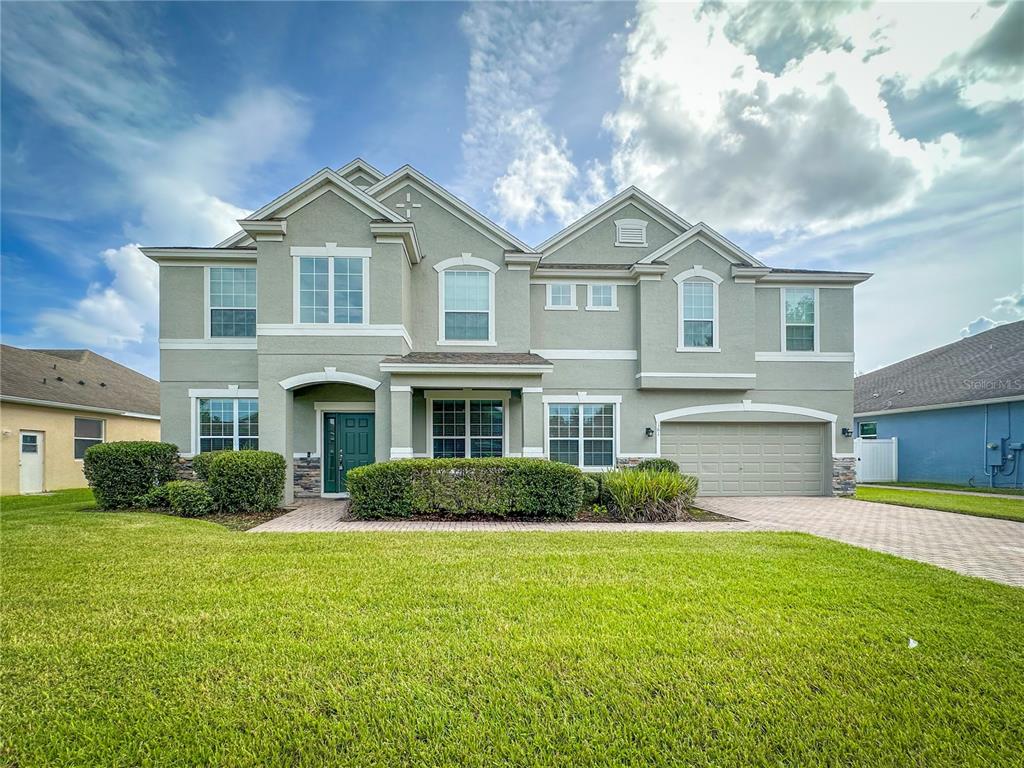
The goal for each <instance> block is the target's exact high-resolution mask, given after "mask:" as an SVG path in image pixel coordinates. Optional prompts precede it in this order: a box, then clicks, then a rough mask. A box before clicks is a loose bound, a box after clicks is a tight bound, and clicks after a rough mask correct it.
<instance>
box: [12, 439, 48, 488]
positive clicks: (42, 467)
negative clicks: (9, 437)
mask: <svg viewBox="0 0 1024 768" xmlns="http://www.w3.org/2000/svg"><path fill="white" fill-rule="evenodd" d="M24 435H35V436H36V455H37V456H38V457H39V490H38V491H26V490H25V488H24V483H23V482H22V477H23V472H22V462H23V461H24V460H23V459H22V455H23V454H22V450H21V446H22V437H23V436H24ZM18 492H19V493H23V494H24V493H45V492H46V433H45V432H43V431H42V430H38V429H19V430H18Z"/></svg>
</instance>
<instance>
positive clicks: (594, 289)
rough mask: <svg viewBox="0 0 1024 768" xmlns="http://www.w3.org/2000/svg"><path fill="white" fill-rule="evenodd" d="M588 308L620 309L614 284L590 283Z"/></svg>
mask: <svg viewBox="0 0 1024 768" xmlns="http://www.w3.org/2000/svg"><path fill="white" fill-rule="evenodd" d="M587 309H618V307H617V306H616V303H615V286H614V285H603V284H601V285H588V286H587Z"/></svg>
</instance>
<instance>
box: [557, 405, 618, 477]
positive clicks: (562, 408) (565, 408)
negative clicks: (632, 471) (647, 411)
mask: <svg viewBox="0 0 1024 768" xmlns="http://www.w3.org/2000/svg"><path fill="white" fill-rule="evenodd" d="M548 455H549V457H550V458H551V460H552V461H561V462H564V463H566V464H574V465H576V466H578V467H583V468H605V467H611V466H614V464H615V406H614V405H613V404H611V403H594V404H583V405H575V404H562V403H558V404H554V403H553V404H551V405H548Z"/></svg>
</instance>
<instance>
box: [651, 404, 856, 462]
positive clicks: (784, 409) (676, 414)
mask: <svg viewBox="0 0 1024 768" xmlns="http://www.w3.org/2000/svg"><path fill="white" fill-rule="evenodd" d="M744 412H746V413H788V414H792V415H794V416H806V417H808V418H812V419H817V420H818V421H822V422H827V423H829V424H831V428H830V430H829V431H830V432H831V436H832V455H833V456H835V455H836V422H837V421H838V420H839V416H838V415H836V414H834V413H829V412H828V411H818V410H815V409H814V408H802V407H800V406H799V405H780V404H778V403H754V402H751V401H750V400H742V401H740V402H738V403H715V404H713V405H692V406H689V407H688V408H675V409H673V410H671V411H662V412H661V413H656V414H654V421H655V423H656V424H657V426H658V428H657V439H656V443H657V450H658V455H659V456H661V423H662V422H663V421H675V420H677V419H682V420H685V419H686V417H687V416H697V415H700V414H705V413H744Z"/></svg>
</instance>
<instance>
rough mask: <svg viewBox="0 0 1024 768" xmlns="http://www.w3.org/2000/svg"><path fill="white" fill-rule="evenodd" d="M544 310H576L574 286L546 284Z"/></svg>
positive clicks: (571, 284)
mask: <svg viewBox="0 0 1024 768" xmlns="http://www.w3.org/2000/svg"><path fill="white" fill-rule="evenodd" d="M547 294H548V296H547V304H546V306H545V307H544V309H576V286H575V284H573V283H548V285H547Z"/></svg>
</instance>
